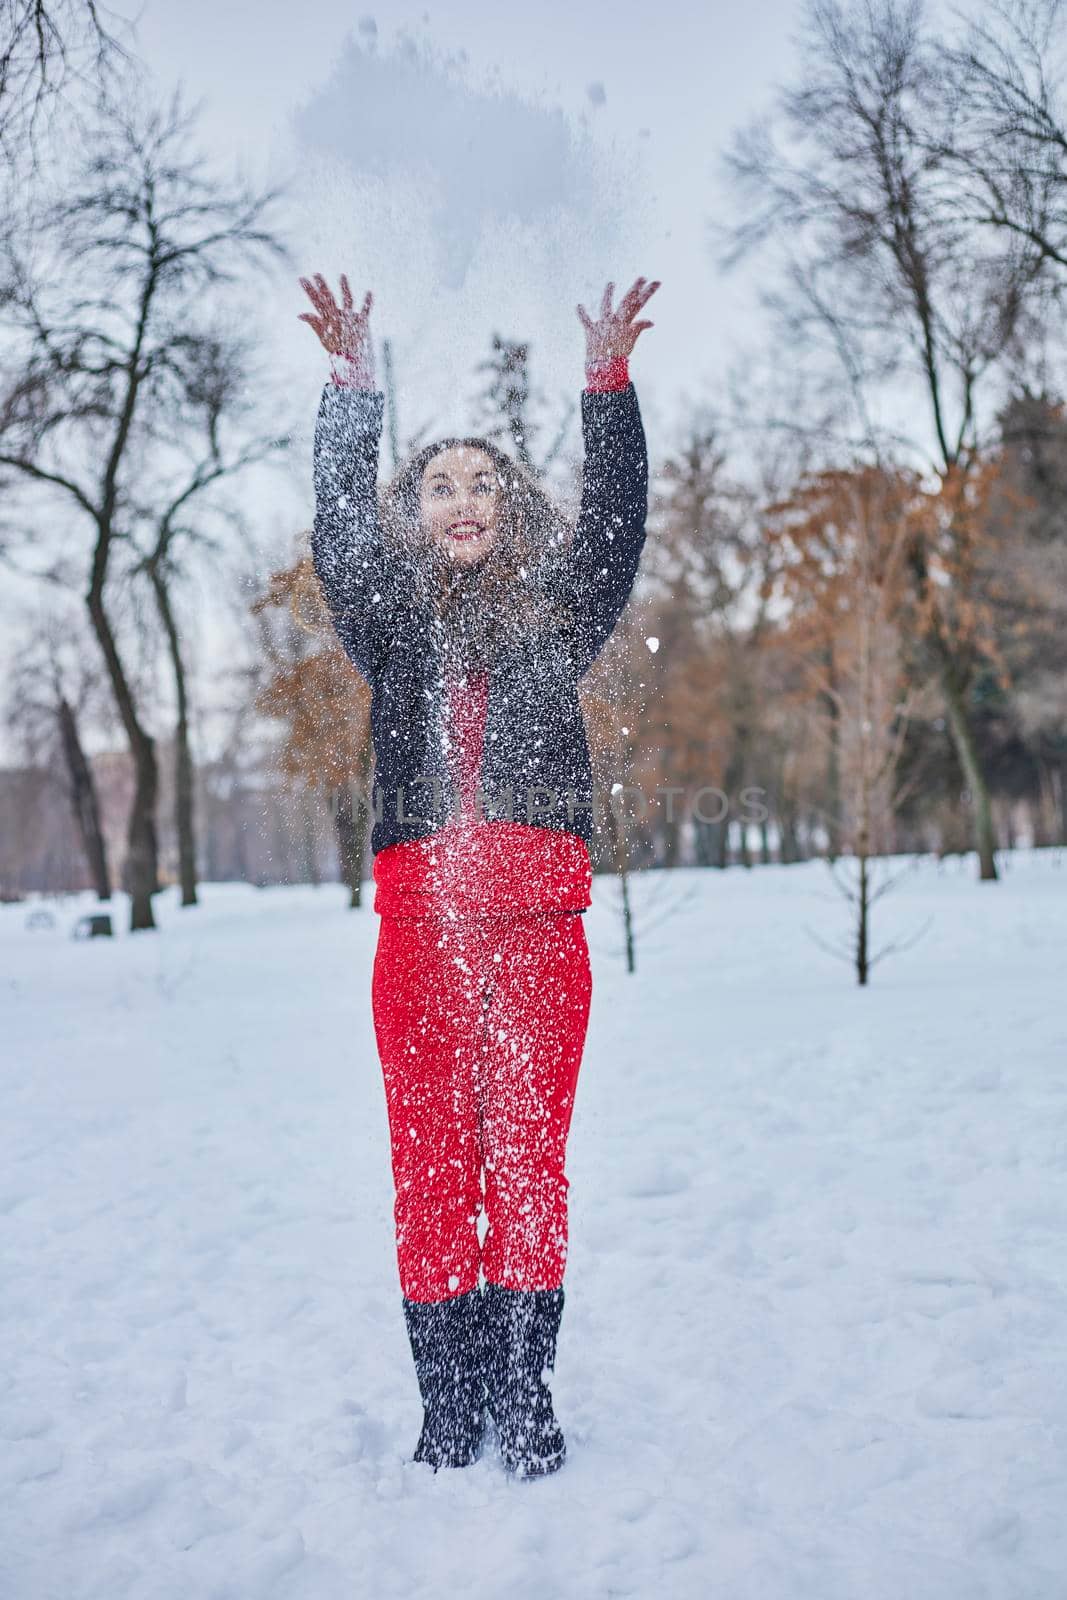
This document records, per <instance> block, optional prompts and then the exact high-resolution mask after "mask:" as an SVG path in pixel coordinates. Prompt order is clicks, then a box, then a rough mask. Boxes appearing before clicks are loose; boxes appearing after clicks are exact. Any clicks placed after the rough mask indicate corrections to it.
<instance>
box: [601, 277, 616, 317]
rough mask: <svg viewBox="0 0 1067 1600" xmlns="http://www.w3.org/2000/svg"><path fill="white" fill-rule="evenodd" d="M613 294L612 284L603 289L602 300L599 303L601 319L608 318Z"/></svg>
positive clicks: (613, 286) (613, 287)
mask: <svg viewBox="0 0 1067 1600" xmlns="http://www.w3.org/2000/svg"><path fill="white" fill-rule="evenodd" d="M614 292H615V285H614V284H613V283H609V284H608V285H607V286H606V287H605V289H604V294H603V298H602V299H601V302H600V315H601V318H604V317H610V315H611V297H612V295H613V294H614Z"/></svg>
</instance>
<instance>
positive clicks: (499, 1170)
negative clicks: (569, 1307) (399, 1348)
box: [371, 912, 592, 1301]
mask: <svg viewBox="0 0 1067 1600" xmlns="http://www.w3.org/2000/svg"><path fill="white" fill-rule="evenodd" d="M591 994H592V980H591V973H590V967H589V951H588V946H587V945H586V940H585V927H584V924H583V922H582V918H581V917H580V916H576V915H573V914H566V913H557V912H548V913H528V914H525V915H518V916H508V917H498V918H496V919H492V918H486V919H484V920H483V919H469V920H468V919H461V920H459V921H450V920H449V919H447V918H436V917H421V918H419V917H398V916H391V915H383V916H382V918H381V922H380V927H379V934H378V946H377V951H376V954H375V958H374V972H373V978H372V983H371V1001H372V1007H373V1013H374V1027H375V1034H376V1037H377V1042H378V1052H379V1055H380V1057H381V1063H382V1073H383V1077H384V1080H385V1094H386V1102H387V1107H388V1113H389V1132H390V1139H391V1144H392V1166H393V1177H394V1180H395V1184H396V1205H395V1213H394V1214H395V1218H396V1244H397V1258H398V1262H399V1267H400V1282H401V1287H402V1290H403V1293H404V1294H405V1295H406V1296H407V1298H408V1299H410V1300H424V1301H425V1300H446V1299H448V1298H450V1297H451V1296H453V1295H458V1294H465V1293H467V1291H468V1290H470V1289H473V1288H474V1287H475V1286H476V1285H477V1283H478V1273H479V1266H481V1267H482V1269H483V1270H484V1273H485V1279H486V1281H487V1282H488V1283H494V1284H501V1285H503V1286H504V1287H505V1288H509V1289H556V1288H559V1287H560V1285H561V1284H562V1282H563V1272H564V1265H565V1262H566V1257H567V1188H568V1183H567V1178H566V1177H565V1175H564V1156H565V1150H566V1143H567V1133H568V1130H569V1127H570V1120H571V1111H572V1108H573V1104H574V1092H575V1085H576V1083H577V1079H578V1068H579V1065H580V1063H581V1058H582V1050H583V1047H584V1044H585V1035H586V1028H587V1024H588V1020H589V1007H590V999H591ZM483 1164H484V1169H485V1199H484V1206H485V1210H486V1212H487V1215H488V1221H489V1231H488V1233H487V1234H486V1237H485V1244H484V1248H480V1247H479V1240H478V1228H477V1224H478V1218H479V1215H480V1213H481V1211H482V1208H483V1201H482V1176H481V1175H482V1167H483Z"/></svg>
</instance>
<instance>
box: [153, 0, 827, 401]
mask: <svg viewBox="0 0 1067 1600" xmlns="http://www.w3.org/2000/svg"><path fill="white" fill-rule="evenodd" d="M138 15H139V22H138V38H139V42H140V48H141V53H142V54H143V56H144V57H145V58H146V59H147V61H148V63H149V65H150V67H151V68H152V69H153V70H154V71H155V72H157V73H158V75H159V80H160V84H161V86H162V85H163V84H167V83H171V82H173V81H174V80H175V78H178V77H180V78H181V80H182V82H183V83H184V85H185V87H186V89H187V91H188V92H189V94H190V95H191V96H194V97H199V96H204V97H205V99H206V107H205V132H206V134H207V136H208V138H209V140H210V142H211V146H212V149H213V151H214V152H216V153H217V154H219V155H220V156H228V155H232V156H235V157H239V158H241V159H242V160H243V161H245V162H246V163H249V164H250V165H251V168H252V169H253V170H254V171H256V172H257V173H260V174H262V175H263V176H268V175H269V176H272V177H277V176H279V175H282V174H284V175H286V176H288V177H289V179H290V181H291V183H292V188H291V196H292V197H291V201H290V209H289V222H290V228H289V237H290V241H291V242H292V243H293V245H294V249H295V253H296V255H297V258H298V260H299V263H300V268H299V270H300V271H304V272H314V271H322V272H324V273H325V274H326V275H327V276H328V277H329V278H330V279H331V282H335V281H336V277H337V274H338V273H339V272H340V271H341V270H342V269H343V268H347V270H348V272H349V274H350V276H351V279H352V282H353V288H354V289H355V288H356V287H357V286H358V287H359V288H361V289H362V288H364V287H372V288H373V289H374V291H375V296H376V312H375V321H376V324H377V333H378V337H379V338H380V337H382V336H384V335H389V336H390V337H391V339H392V341H393V345H394V351H395V356H396V363H397V377H398V386H399V391H400V401H401V407H402V411H401V421H402V425H404V426H406V427H409V428H411V429H414V428H415V427H416V426H418V425H419V424H421V423H422V422H424V421H425V422H426V423H427V424H428V425H429V426H430V428H431V429H433V428H434V427H436V426H438V425H440V426H441V427H442V428H444V427H446V426H450V425H451V424H452V422H461V421H462V422H466V421H467V420H468V419H467V418H466V416H465V415H462V414H458V412H457V408H460V407H462V405H463V403H464V400H465V397H467V396H468V395H469V393H470V392H471V389H472V388H473V387H475V386H476V380H474V379H469V378H468V374H469V373H470V370H471V368H472V367H473V365H474V364H475V363H476V362H477V361H478V360H479V359H481V357H482V356H483V355H484V354H485V352H486V349H487V347H488V344H489V339H490V336H491V334H492V332H493V331H494V330H497V331H500V332H501V333H503V334H505V335H508V336H519V337H524V338H527V339H529V341H530V343H531V346H532V351H531V358H532V361H533V364H534V376H535V379H536V380H537V381H539V382H540V383H541V384H542V385H543V386H544V388H545V389H546V391H547V393H548V395H549V396H550V398H551V399H552V402H553V404H554V405H555V404H557V403H558V402H559V401H560V399H561V398H562V397H564V396H567V395H569V394H571V393H573V392H574V391H575V390H576V389H577V388H578V387H580V370H581V369H580V363H581V354H582V349H583V345H582V335H581V328H580V325H579V323H578V320H577V318H576V316H575V311H574V306H575V304H576V302H577V301H578V300H579V299H585V300H586V301H587V303H588V302H589V301H591V300H592V299H593V298H594V297H595V296H596V295H598V293H599V291H600V289H601V287H602V285H603V283H604V282H605V281H606V280H607V279H608V278H613V279H615V280H616V281H617V283H618V285H619V286H620V288H621V287H623V286H625V285H628V284H629V282H630V281H632V279H633V278H634V277H635V276H637V275H638V274H639V273H640V274H644V275H645V276H647V277H658V278H660V279H662V281H663V287H662V289H661V290H660V292H659V294H658V295H657V296H656V298H655V300H654V302H653V304H652V306H651V307H650V312H649V314H650V315H653V316H654V318H655V322H656V326H655V328H654V329H653V330H651V331H650V332H649V333H648V334H646V335H644V336H643V339H642V342H641V345H640V347H639V353H638V354H637V355H636V356H635V362H634V375H635V379H637V380H639V381H641V382H642V384H643V394H644V396H645V397H646V398H647V399H648V401H649V403H650V404H654V403H656V402H659V403H661V404H663V405H664V406H668V407H673V404H674V403H675V402H676V400H677V399H678V397H679V394H680V393H681V392H682V391H685V392H687V393H689V394H691V395H694V396H695V395H696V394H699V393H702V392H704V391H705V390H707V389H708V388H709V387H711V388H714V386H715V385H716V383H717V381H718V380H719V378H720V376H721V374H722V371H723V368H724V365H725V362H726V360H727V359H728V358H729V357H730V356H735V357H736V356H737V354H738V353H739V351H741V350H742V349H743V347H744V343H745V341H746V340H753V341H755V340H756V339H757V338H758V322H759V320H760V319H759V318H758V314H757V313H755V311H754V307H755V301H754V296H753V294H752V291H751V288H750V286H749V285H748V283H747V282H746V279H747V278H748V277H749V276H750V274H748V273H744V272H743V273H742V274H740V275H739V276H736V277H735V276H733V275H731V276H730V277H729V278H727V279H722V278H721V277H720V275H719V274H718V272H717V270H716V267H715V263H714V260H713V257H712V253H711V250H710V248H709V241H708V235H707V224H708V220H709V218H710V217H711V216H713V215H714V214H715V213H716V211H717V210H719V209H720V208H721V205H722V203H723V197H722V192H721V189H720V177H721V173H720V168H719V163H718V158H719V153H720V151H721V149H722V148H723V146H724V145H725V143H726V142H727V140H728V138H729V135H730V133H731V130H732V129H733V128H734V127H735V126H736V125H737V124H738V123H742V122H744V121H745V120H747V118H748V117H749V116H750V115H752V114H753V113H755V112H756V111H758V110H759V109H762V108H765V107H766V106H767V104H768V101H769V97H770V94H771V92H772V86H773V83H774V81H775V80H776V79H778V78H781V77H782V76H784V75H785V74H786V73H787V72H788V68H789V64H790V62H791V60H792V58H793V54H794V51H793V45H792V40H791V36H792V34H793V31H794V29H795V27H796V25H797V23H798V22H799V20H800V15H801V8H800V3H799V0H766V3H765V4H764V5H762V6H761V8H760V12H759V26H758V28H757V27H756V26H755V25H754V14H753V13H752V11H751V10H750V9H748V8H745V7H739V6H735V5H729V6H727V5H714V4H708V3H697V0H664V3H661V4H659V5H657V6H655V7H651V6H648V5H644V4H641V5H638V4H635V3H633V0H623V3H622V4H607V3H604V0H583V3H582V4H581V5H575V4H574V0H539V3H538V4H537V5H536V6H533V5H529V6H520V5H501V4H500V3H499V0H452V3H450V4H448V5H444V6H441V5H437V6H432V7H426V6H425V5H421V4H405V3H403V0H388V3H386V4H383V5H379V6H378V7H376V8H374V9H371V8H370V6H368V7H367V9H366V10H365V11H363V10H360V9H355V8H353V7H350V6H346V5H340V4H336V3H332V0H325V3H323V4H320V5H318V6H316V7H315V8H314V10H313V11H301V10H300V9H299V8H294V7H293V5H292V4H291V3H290V4H285V5H283V4H282V3H281V0H268V3H266V4H264V5H260V6H257V7H256V8H255V11H254V12H253V11H252V10H251V9H249V8H245V7H238V6H225V5H223V6H220V5H218V4H217V3H211V4H209V3H208V0H186V3H184V4H183V5H182V6H181V7H174V6H172V5H168V4H164V3H163V0H147V3H146V4H145V5H144V6H143V8H142V10H141V11H140V12H139V14H138ZM303 309H306V306H305V303H304V299H303V295H302V292H301V291H300V289H299V287H298V286H297V284H296V282H295V281H294V282H293V283H292V285H291V289H290V290H287V291H285V292H283V293H282V294H281V295H280V296H279V298H278V300H277V303H276V304H275V305H274V306H273V308H272V310H273V313H274V315H273V316H272V318H271V321H272V323H273V322H276V326H277V333H278V351H277V359H278V361H279V362H280V363H281V364H282V365H283V366H284V369H285V371H286V373H287V375H288V374H290V373H291V375H292V382H293V386H294V387H293V390H292V392H293V393H294V396H295V395H296V394H297V393H300V394H302V393H303V392H304V391H303V386H304V385H305V384H306V385H308V399H309V401H311V400H313V390H314V388H315V386H316V385H317V384H318V383H319V382H320V381H321V378H322V357H321V353H320V352H319V350H318V347H317V346H316V345H315V343H314V339H313V335H312V334H311V332H310V330H309V329H308V328H307V326H306V324H302V323H300V322H298V321H297V320H296V317H297V313H298V312H299V311H301V310H303Z"/></svg>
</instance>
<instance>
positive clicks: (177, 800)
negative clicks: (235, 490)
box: [149, 564, 197, 906]
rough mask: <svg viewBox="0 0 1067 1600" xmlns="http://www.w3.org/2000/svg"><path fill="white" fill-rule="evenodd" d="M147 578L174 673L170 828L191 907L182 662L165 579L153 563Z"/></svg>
mask: <svg viewBox="0 0 1067 1600" xmlns="http://www.w3.org/2000/svg"><path fill="white" fill-rule="evenodd" d="M149 576H150V578H151V580H152V590H153V593H154V594H155V597H156V608H157V610H158V611H159V616H160V621H161V622H162V623H163V631H164V633H165V634H166V636H167V649H168V650H169V652H170V664H171V668H172V670H173V672H174V693H175V698H176V700H177V705H178V720H177V724H176V726H175V729H174V826H175V830H176V832H177V835H178V877H179V881H180V882H181V890H182V905H183V906H195V905H196V904H197V898H196V817H195V797H194V785H195V777H194V772H193V757H192V751H191V750H190V748H189V696H188V692H187V689H186V678H185V661H184V658H183V656H182V649H181V640H180V639H179V637H178V625H177V622H176V621H175V617H174V612H173V609H172V607H171V603H170V595H169V593H168V591H167V583H166V579H165V577H164V576H163V573H162V571H161V570H160V568H159V566H158V565H157V564H153V565H152V566H150V567H149Z"/></svg>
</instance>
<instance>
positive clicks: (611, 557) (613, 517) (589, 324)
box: [562, 278, 659, 677]
mask: <svg viewBox="0 0 1067 1600" xmlns="http://www.w3.org/2000/svg"><path fill="white" fill-rule="evenodd" d="M658 288H659V284H658V282H654V283H651V284H649V283H646V280H645V279H644V278H638V279H637V282H636V283H635V284H634V285H633V287H632V288H631V289H630V290H629V292H628V293H627V294H626V295H624V297H623V299H622V301H621V302H620V304H619V308H618V310H617V311H612V309H611V297H612V289H613V285H612V284H610V283H609V284H608V286H607V288H606V289H605V290H604V295H603V299H602V301H601V307H600V316H599V317H598V318H597V319H596V320H595V321H594V319H593V318H591V317H590V316H589V315H588V313H587V312H586V311H585V309H584V307H582V306H579V307H578V315H579V317H580V319H581V321H582V325H583V326H584V328H585V333H586V388H585V391H584V393H583V394H582V434H583V440H584V445H585V462H584V467H583V472H582V500H581V507H580V510H579V513H578V522H577V525H576V527H575V531H574V538H573V540H572V542H571V544H570V545H569V547H568V549H567V551H566V553H565V555H564V557H563V563H562V584H563V596H564V599H565V601H566V604H567V607H568V609H569V611H570V613H571V615H572V618H573V623H572V627H571V654H572V658H573V660H574V663H575V668H576V671H577V674H578V676H579V677H581V676H582V674H583V673H585V672H587V671H588V670H589V668H590V667H591V666H592V664H593V662H594V661H595V660H596V658H597V656H598V655H599V654H600V651H601V650H602V648H603V646H604V645H605V643H606V642H607V640H608V639H609V638H610V637H611V634H612V632H613V630H614V628H615V624H616V623H617V622H618V620H619V617H620V616H621V614H622V612H623V609H624V608H625V606H626V602H627V601H628V599H629V598H630V593H631V590H632V589H633V586H634V581H635V579H636V577H637V569H638V566H639V565H640V561H641V552H642V550H643V548H644V542H645V523H646V519H647V516H648V454H647V450H646V447H645V430H644V426H643V424H642V421H641V412H640V408H639V407H638V404H637V394H636V392H635V390H634V386H633V384H632V383H631V381H630V373H629V358H630V355H631V353H632V351H633V347H634V345H635V343H636V341H637V337H638V335H639V334H640V333H641V331H642V330H643V329H644V328H650V327H652V323H651V322H635V320H634V319H635V318H636V316H637V314H638V312H639V311H640V310H641V308H642V307H643V306H644V305H645V303H646V302H647V301H648V299H649V298H650V296H651V295H653V294H654V293H655V291H656V290H657V289H658Z"/></svg>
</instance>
